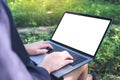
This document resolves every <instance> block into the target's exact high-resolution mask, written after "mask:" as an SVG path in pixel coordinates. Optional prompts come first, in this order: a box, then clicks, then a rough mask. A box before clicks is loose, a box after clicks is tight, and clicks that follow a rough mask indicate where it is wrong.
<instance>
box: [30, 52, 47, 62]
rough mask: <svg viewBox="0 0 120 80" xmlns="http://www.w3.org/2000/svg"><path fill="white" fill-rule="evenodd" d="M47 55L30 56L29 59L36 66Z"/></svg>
mask: <svg viewBox="0 0 120 80" xmlns="http://www.w3.org/2000/svg"><path fill="white" fill-rule="evenodd" d="M46 55H48V54H41V55H36V56H30V59H31V60H32V61H34V62H35V63H36V64H39V63H41V62H42V60H43V59H44V57H45V56H46Z"/></svg>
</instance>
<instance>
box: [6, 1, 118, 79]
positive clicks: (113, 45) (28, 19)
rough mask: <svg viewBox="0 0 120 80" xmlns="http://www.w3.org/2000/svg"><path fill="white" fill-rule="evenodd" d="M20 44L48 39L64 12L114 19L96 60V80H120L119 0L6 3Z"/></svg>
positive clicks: (91, 65)
mask: <svg viewBox="0 0 120 80" xmlns="http://www.w3.org/2000/svg"><path fill="white" fill-rule="evenodd" d="M7 4H8V5H9V7H10V9H11V11H12V14H13V17H14V21H15V24H16V26H17V28H18V31H19V33H20V37H21V39H22V41H23V43H25V44H26V43H32V42H35V41H40V40H49V38H50V37H51V35H52V33H53V31H54V29H55V27H56V26H57V24H58V22H59V20H60V18H61V16H62V14H63V13H64V12H65V11H71V12H78V13H85V14H89V15H97V16H102V17H109V18H112V19H113V23H112V25H111V26H110V28H109V30H108V32H107V34H106V36H105V39H104V41H103V43H102V45H101V47H100V49H99V51H98V54H97V56H96V59H95V60H93V61H92V62H90V63H89V73H91V74H93V76H94V78H95V80H120V0H7Z"/></svg>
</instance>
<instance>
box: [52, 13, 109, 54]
mask: <svg viewBox="0 0 120 80" xmlns="http://www.w3.org/2000/svg"><path fill="white" fill-rule="evenodd" d="M109 24H110V20H109V19H103V18H97V17H90V16H85V15H76V14H72V13H65V14H64V16H63V18H62V19H61V22H60V23H59V25H58V27H57V29H56V31H55V33H54V35H53V36H52V40H54V41H57V42H59V43H62V44H64V45H67V46H69V47H72V48H74V49H77V50H79V51H82V52H84V53H87V54H89V55H91V56H94V55H95V53H96V51H97V48H98V47H99V44H100V42H101V40H102V38H103V36H104V33H105V32H106V29H107V27H108V25H109Z"/></svg>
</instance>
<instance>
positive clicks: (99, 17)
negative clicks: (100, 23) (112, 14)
mask: <svg viewBox="0 0 120 80" xmlns="http://www.w3.org/2000/svg"><path fill="white" fill-rule="evenodd" d="M65 13H68V14H74V15H81V16H86V17H93V18H98V19H104V20H109V21H110V22H109V24H108V26H107V29H106V30H105V33H104V35H103V37H102V39H101V41H100V43H99V45H98V47H97V49H96V51H95V54H94V55H93V56H92V55H90V54H88V53H85V52H83V51H80V50H77V49H74V48H72V47H69V46H67V45H64V44H62V43H60V42H57V41H55V40H52V37H53V36H54V34H55V32H56V30H57V28H58V27H59V24H60V22H61V20H62V18H63V17H64V15H65ZM111 24H112V19H111V18H107V17H102V16H94V15H88V14H82V13H76V12H69V11H66V12H64V13H63V15H62V17H61V19H60V21H59V23H58V24H57V27H56V28H55V30H54V32H53V34H52V36H51V38H50V41H53V42H55V43H57V44H59V45H62V46H65V47H67V48H70V49H72V50H74V51H76V52H80V53H82V54H84V55H88V56H90V57H92V58H95V56H96V54H97V52H98V50H99V48H100V46H101V43H102V42H103V39H104V37H105V35H106V33H107V31H108V28H109V27H110V25H111Z"/></svg>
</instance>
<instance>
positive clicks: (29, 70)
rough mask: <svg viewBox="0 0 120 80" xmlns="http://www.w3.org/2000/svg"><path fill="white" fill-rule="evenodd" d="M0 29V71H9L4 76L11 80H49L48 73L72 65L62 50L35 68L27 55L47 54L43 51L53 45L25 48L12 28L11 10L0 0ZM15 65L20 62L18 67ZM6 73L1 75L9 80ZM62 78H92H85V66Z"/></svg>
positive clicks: (46, 43)
mask: <svg viewBox="0 0 120 80" xmlns="http://www.w3.org/2000/svg"><path fill="white" fill-rule="evenodd" d="M0 26H1V30H0V31H1V32H0V39H2V41H1V40H0V44H1V45H0V46H1V47H3V48H2V49H3V50H1V52H0V53H2V54H1V55H0V59H1V60H0V61H1V63H2V66H1V67H0V70H2V71H3V72H5V73H7V72H8V73H7V74H8V75H9V76H7V77H8V78H11V80H14V79H15V78H16V79H18V77H21V78H20V79H21V80H23V78H24V80H31V79H32V80H51V78H52V76H51V75H50V74H51V72H53V71H55V70H58V69H60V68H61V67H63V66H65V65H67V64H70V63H72V62H73V57H72V56H71V55H70V54H69V53H68V52H67V51H63V52H53V53H50V54H48V55H47V56H46V57H45V59H43V61H42V62H41V63H40V64H38V65H35V64H34V63H33V62H32V61H31V60H30V58H29V55H36V54H46V52H47V50H46V48H47V47H49V48H52V46H51V45H50V44H49V43H48V42H46V41H42V42H41V41H40V42H35V43H32V44H25V45H24V44H23V43H22V41H21V39H20V37H19V34H18V32H17V29H16V27H15V25H14V21H13V18H12V14H11V11H10V9H9V8H8V6H7V5H6V4H5V3H4V2H3V1H2V0H0ZM2 33H4V35H2ZM5 35H7V37H5ZM4 40H5V41H4ZM3 53H4V54H3ZM58 53H61V54H58ZM10 55H11V56H10ZM16 55H17V56H16ZM53 57H54V58H53ZM58 57H59V59H57V58H58ZM7 59H8V60H7ZM56 59H57V60H56ZM3 61H4V63H5V64H4V63H3ZM18 63H20V65H19V64H18ZM18 65H19V66H18ZM56 65H57V66H56ZM4 66H5V67H4ZM10 66H11V67H10ZM16 72H18V73H17V75H15V73H16ZM5 73H4V74H2V72H0V76H2V80H8V78H7V77H5V75H6V74H5ZM22 76H23V78H22ZM12 78H13V79H12ZM63 79H64V80H91V79H92V78H91V76H90V75H89V76H88V65H87V64H85V65H83V66H82V67H80V68H78V69H76V70H74V71H72V72H70V73H69V74H66V75H64V76H63ZM52 80H54V79H53V78H52Z"/></svg>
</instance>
